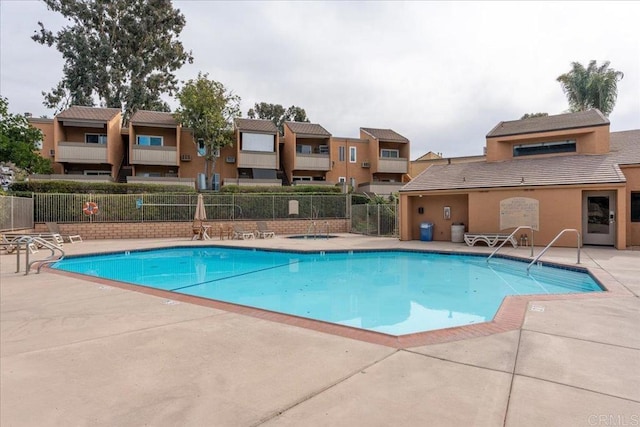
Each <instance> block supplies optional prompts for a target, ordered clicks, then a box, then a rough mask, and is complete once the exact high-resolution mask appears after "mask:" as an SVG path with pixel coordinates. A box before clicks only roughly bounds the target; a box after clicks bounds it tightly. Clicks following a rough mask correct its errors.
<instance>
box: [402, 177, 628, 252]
mask: <svg viewBox="0 0 640 427" xmlns="http://www.w3.org/2000/svg"><path fill="white" fill-rule="evenodd" d="M632 173H633V174H634V179H638V180H640V168H638V172H637V176H635V174H636V172H635V171H634V172H632ZM584 191H617V192H618V201H617V209H618V213H617V215H618V218H619V221H618V223H617V228H616V244H615V246H616V247H617V248H618V249H624V248H626V246H627V236H628V235H629V232H628V231H627V226H628V225H629V221H628V220H627V216H626V215H625V212H626V210H627V209H628V208H627V206H628V203H627V202H626V199H625V197H621V196H620V195H625V194H626V192H625V187H624V186H623V185H618V186H604V185H600V186H590V187H579V186H573V187H562V186H557V187H548V188H522V189H520V188H518V189H492V190H471V191H458V192H455V191H452V192H449V194H446V193H445V192H440V194H438V192H424V193H423V196H422V197H419V194H418V193H417V192H416V193H413V194H408V193H402V194H401V196H400V199H401V200H400V206H401V212H400V239H401V240H416V239H419V236H420V234H419V230H420V228H419V227H420V222H433V223H434V224H435V226H434V240H442V241H447V240H450V238H451V233H450V225H451V223H453V222H464V223H465V225H466V226H467V227H466V231H467V232H469V233H498V232H499V233H504V234H508V233H510V232H512V231H513V230H514V229H513V228H510V229H506V230H500V202H501V201H502V200H504V199H508V198H511V197H527V198H532V199H535V200H537V201H538V202H539V225H540V227H539V231H537V232H536V233H535V244H536V246H540V245H547V244H548V243H549V242H551V240H553V238H554V237H555V236H556V235H557V234H558V233H559V232H560V231H561V230H563V229H565V228H574V229H576V230H578V231H579V232H580V233H582V218H583V212H582V197H583V192H584ZM467 197H468V199H465V198H467ZM620 199H623V200H620ZM465 201H466V202H467V206H468V212H467V215H466V216H465V214H464V210H465ZM421 206H422V207H424V214H423V215H419V214H418V213H417V211H418V207H421ZM444 206H451V220H450V221H446V220H444V219H443V207H444ZM523 225H527V224H523ZM525 234H526V233H525ZM634 236H635V235H633V234H632V235H631V237H632V238H633V237H634ZM529 238H530V236H529ZM554 246H565V247H575V246H576V236H575V234H565V235H564V236H563V237H561V238H560V239H559V240H558V241H557V242H556V243H555V244H554Z"/></svg>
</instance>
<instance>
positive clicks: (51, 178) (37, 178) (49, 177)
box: [29, 174, 113, 182]
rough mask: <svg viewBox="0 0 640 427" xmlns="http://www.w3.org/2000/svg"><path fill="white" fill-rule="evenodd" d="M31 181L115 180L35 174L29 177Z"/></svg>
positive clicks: (84, 176)
mask: <svg viewBox="0 0 640 427" xmlns="http://www.w3.org/2000/svg"><path fill="white" fill-rule="evenodd" d="M29 181H77V182H113V178H111V176H110V175H76V174H64V175H62V174H51V175H42V174H34V175H29Z"/></svg>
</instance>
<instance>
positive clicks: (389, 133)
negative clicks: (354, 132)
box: [360, 128, 409, 142]
mask: <svg viewBox="0 0 640 427" xmlns="http://www.w3.org/2000/svg"><path fill="white" fill-rule="evenodd" d="M360 129H361V130H363V131H365V132H366V133H368V134H369V135H371V136H373V137H374V138H376V139H377V140H379V141H390V142H409V140H408V139H407V138H405V137H404V136H402V135H400V134H399V133H398V132H395V131H393V130H391V129H375V128H360Z"/></svg>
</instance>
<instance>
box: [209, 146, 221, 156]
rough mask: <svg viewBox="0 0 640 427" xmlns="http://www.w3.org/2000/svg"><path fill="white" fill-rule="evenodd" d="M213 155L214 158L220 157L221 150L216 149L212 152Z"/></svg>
mask: <svg viewBox="0 0 640 427" xmlns="http://www.w3.org/2000/svg"><path fill="white" fill-rule="evenodd" d="M211 155H213V157H220V149H219V148H216V149H215V150H213V151H211Z"/></svg>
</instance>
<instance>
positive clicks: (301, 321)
mask: <svg viewBox="0 0 640 427" xmlns="http://www.w3.org/2000/svg"><path fill="white" fill-rule="evenodd" d="M198 247H199V248H206V247H215V248H225V249H241V250H260V251H267V252H293V253H305V254H321V253H351V252H392V251H394V252H420V253H441V254H447V255H470V256H479V257H487V256H488V255H487V254H483V253H477V252H464V251H447V250H420V249H402V248H391V249H362V250H361V249H349V250H340V249H338V250H322V251H321V250H291V249H276V248H254V247H246V246H233V245H207V246H198ZM177 248H193V246H185V245H172V246H165V247H155V248H141V249H136V250H130V251H122V250H119V251H102V252H94V253H87V254H79V255H70V256H68V257H67V258H82V257H87V256H95V255H109V254H120V253H124V252H146V251H150V250H163V249H177ZM494 257H496V258H502V259H511V260H517V261H521V262H529V261H530V260H529V259H527V258H522V257H518V256H513V255H495V256H494ZM541 264H542V265H548V266H553V267H556V268H562V269H568V270H572V271H584V272H587V273H588V274H590V275H591V276H592V277H593V278H594V280H596V282H597V283H598V284H599V285H600V286H601V287H602V288H603V290H602V292H593V293H569V294H534V295H511V296H506V297H505V298H504V299H503V300H502V303H501V304H500V307H499V308H498V310H497V312H496V314H495V316H494V318H493V319H492V320H490V321H487V322H482V323H477V324H473V325H464V326H456V327H450V328H445V329H437V330H433V331H424V332H416V333H411V334H405V335H398V336H396V335H390V334H385V333H382V332H376V331H370V330H366V329H360V328H356V327H352V326H346V325H339V324H335V323H330V322H326V321H322V320H316V319H309V318H305V317H301V316H297V315H292V314H284V313H279V312H275V311H271V310H266V309H261V308H255V307H249V306H245V305H241V304H235V303H229V302H224V301H219V300H212V299H207V298H203V297H198V296H193V295H187V294H181V293H176V292H171V291H167V290H162V289H156V288H151V287H147V286H144V285H134V284H129V283H125V282H119V281H116V280H111V279H104V278H99V277H95V276H89V275H85V274H81V273H74V272H69V271H64V270H59V269H56V268H52V267H49V266H46V267H44V268H45V269H46V270H47V271H48V272H51V273H55V274H59V275H63V276H67V277H75V278H80V279H82V280H85V281H89V282H93V283H98V284H101V285H104V286H111V287H114V288H118V289H124V290H129V291H134V292H139V293H143V294H147V295H152V296H156V297H160V298H165V299H167V300H172V301H179V302H183V303H187V304H195V305H200V306H204V307H209V308H213V309H217V310H222V311H226V312H230V313H236V314H241V315H245V316H250V317H254V318H257V319H262V320H266V321H270V322H277V323H282V324H286V325H290V326H297V327H302V328H305V329H310V330H314V331H317V332H323V333H328V334H332V335H337V336H341V337H345V338H351V339H355V340H359V341H364V342H368V343H372V344H378V345H383V346H387V347H392V348H396V349H404V348H411V347H418V346H423V345H430V344H440V343H446V342H452V341H458V340H465V339H470V338H479V337H484V336H488V335H493V334H498V333H502V332H508V331H512V330H516V329H519V328H521V327H522V324H523V322H524V318H525V315H526V312H527V311H528V310H529V305H530V304H531V303H533V302H538V301H554V300H580V299H591V298H610V297H618V296H632V295H633V294H632V293H631V292H630V291H629V290H628V289H626V288H625V287H624V286H623V285H622V284H620V283H619V282H618V281H617V280H616V279H615V278H613V276H611V274H609V273H608V272H606V271H604V270H597V269H591V268H589V267H582V266H573V265H567V264H562V263H558V262H548V261H544V262H541ZM531 309H536V310H537V309H538V308H537V307H535V306H533V304H532V306H531Z"/></svg>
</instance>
